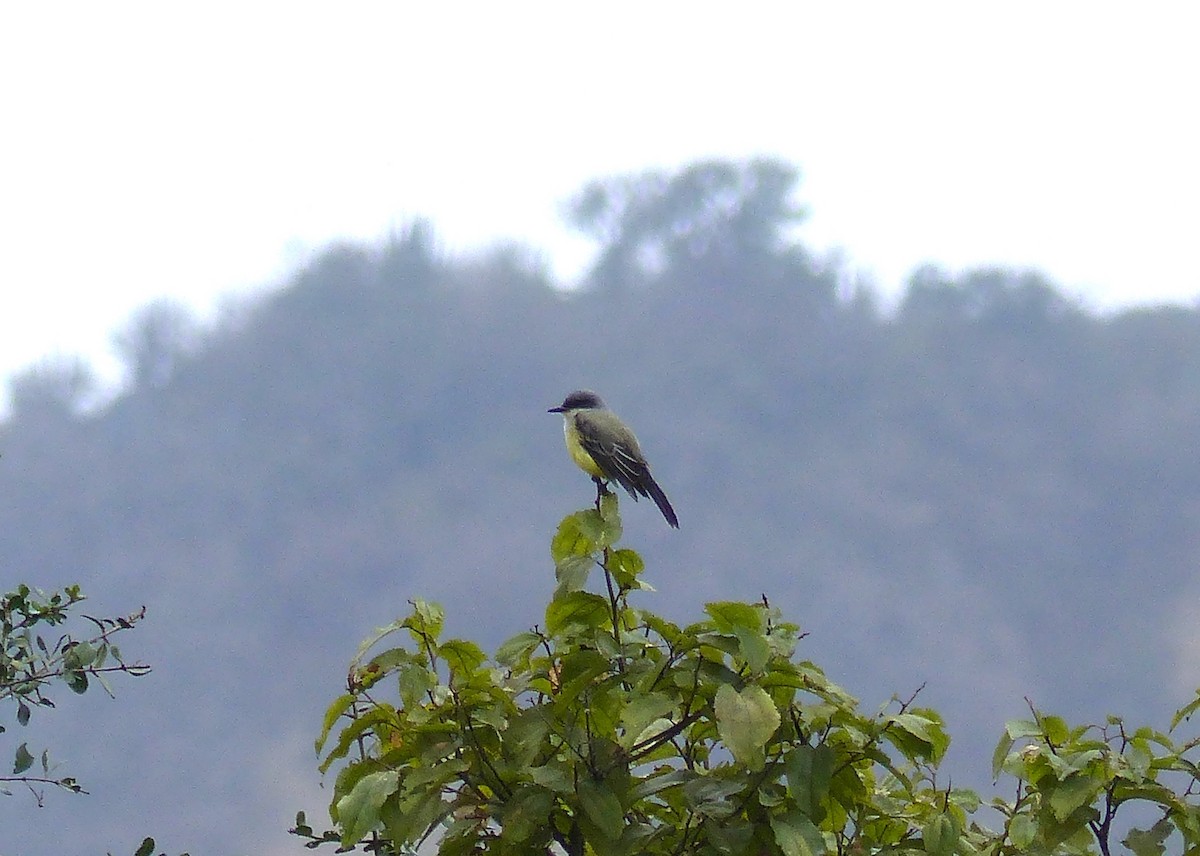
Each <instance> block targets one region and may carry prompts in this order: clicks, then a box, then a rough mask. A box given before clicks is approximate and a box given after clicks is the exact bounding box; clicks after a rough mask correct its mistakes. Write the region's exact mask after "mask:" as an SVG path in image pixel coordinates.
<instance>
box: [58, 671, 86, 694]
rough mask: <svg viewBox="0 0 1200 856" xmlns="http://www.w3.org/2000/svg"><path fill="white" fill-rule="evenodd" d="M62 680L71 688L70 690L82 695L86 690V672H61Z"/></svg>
mask: <svg viewBox="0 0 1200 856" xmlns="http://www.w3.org/2000/svg"><path fill="white" fill-rule="evenodd" d="M63 681H65V682H66V684H67V686H68V687H70V688H71V692H73V693H79V694H80V695H83V694H84V693H85V692H87V688H88V676H87V672H63Z"/></svg>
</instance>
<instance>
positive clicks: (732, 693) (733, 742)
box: [713, 684, 780, 770]
mask: <svg viewBox="0 0 1200 856" xmlns="http://www.w3.org/2000/svg"><path fill="white" fill-rule="evenodd" d="M713 711H714V713H715V714H716V717H717V732H718V733H719V734H720V735H721V740H723V741H724V742H725V745H726V747H728V749H729V751H730V753H732V755H733V757H734V758H735V759H736V760H737V761H738V762H739V763H742V764H745V765H747V766H749V767H750V768H751V769H754V770H761V769H762V766H763V761H764V757H763V751H762V750H763V747H764V746H766V745H767V741H768V740H770V739H771V735H773V734H774V733H775V729H777V728H778V727H779V721H780V720H779V711H778V710H777V709H776V708H775V703H774V702H773V701H771V697H770V696H769V695H767V692H766V690H764V689H763V688H762V687H759V686H753V685H751V686H748V687H746V688H745V689H744V690H742V691H741V692H738V691H737V690H735V689H734V688H733V687H731V686H729V685H728V684H722V685H721V687H720V689H718V690H717V697H716V701H715V703H714V705H713Z"/></svg>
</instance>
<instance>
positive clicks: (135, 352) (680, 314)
mask: <svg viewBox="0 0 1200 856" xmlns="http://www.w3.org/2000/svg"><path fill="white" fill-rule="evenodd" d="M794 178H795V177H794V174H793V173H792V172H791V171H790V170H789V169H787V168H786V167H784V166H782V165H780V164H776V163H771V162H754V163H751V164H746V165H730V164H723V163H713V164H700V165H697V166H696V167H694V168H692V169H691V170H688V171H685V172H684V173H682V174H679V175H675V176H659V175H646V176H639V177H634V178H630V179H623V180H614V181H609V182H602V183H598V184H597V185H595V186H593V187H591V188H588V189H586V190H585V191H584V192H583V193H582V194H581V196H580V199H579V204H578V205H577V207H576V209H575V211H574V217H575V220H576V222H577V225H579V227H580V228H581V229H582V230H583V231H584V232H585V233H587V234H590V235H592V236H593V237H594V238H595V239H596V240H597V242H598V245H599V246H600V247H601V253H600V255H599V258H598V261H597V264H596V267H595V270H594V272H593V276H592V279H591V281H590V282H589V283H588V284H587V285H586V287H584V288H582V289H580V290H578V291H574V292H564V291H561V290H559V289H557V288H556V287H555V284H554V283H552V282H550V281H548V278H547V276H546V275H545V274H544V273H543V272H542V271H541V270H540V268H539V267H538V264H537V262H536V256H535V255H533V254H532V253H531V252H527V251H525V250H521V249H505V250H499V251H497V252H495V253H494V254H492V255H489V256H486V257H481V258H472V259H464V258H447V257H445V256H443V255H442V254H440V252H439V251H438V249H437V246H436V240H435V239H434V237H433V235H432V233H431V232H430V230H429V229H427V228H425V227H421V226H418V227H414V228H413V229H412V230H410V231H409V232H406V233H404V234H401V235H398V236H396V238H395V239H394V240H392V241H391V242H389V243H386V244H384V245H382V246H370V247H358V246H348V247H334V248H330V249H329V250H328V251H326V252H325V253H324V254H322V255H321V256H320V258H318V259H317V260H316V261H315V262H314V263H313V264H312V265H311V266H310V267H308V268H307V269H305V270H302V271H297V272H296V274H295V276H294V278H293V279H292V281H291V282H290V283H289V285H288V286H287V287H286V288H285V289H283V290H281V291H279V292H277V293H274V294H271V295H269V296H265V297H264V298H262V299H261V300H260V301H259V302H258V303H257V304H255V305H253V306H247V307H243V308H242V309H241V310H240V311H239V312H237V313H235V314H232V315H231V316H230V317H229V318H227V319H226V320H225V321H224V322H223V323H222V324H221V325H219V327H218V329H215V330H209V331H204V332H203V333H200V334H198V333H197V332H196V331H195V330H193V329H191V328H190V327H189V322H188V319H186V318H185V317H181V316H180V314H179V313H178V312H177V311H174V310H172V309H171V308H170V307H169V306H158V307H151V308H149V309H148V310H147V311H146V312H145V313H142V314H141V315H140V316H139V317H138V318H137V319H135V320H134V321H132V322H131V327H130V330H129V331H128V333H127V335H126V337H125V339H124V344H125V349H126V353H127V354H128V355H129V358H130V360H131V364H132V369H133V375H134V377H135V378H136V379H137V381H136V384H135V385H134V387H133V388H132V389H131V390H130V391H129V392H128V393H127V394H125V395H124V396H122V397H121V398H119V399H118V400H117V401H115V402H114V403H112V404H111V405H110V406H108V407H106V408H105V409H103V410H101V411H99V412H96V413H93V414H91V415H89V416H87V417H78V416H75V415H74V412H75V411H74V403H75V402H77V401H78V400H79V399H80V396H83V395H86V393H87V384H86V376H84V375H83V374H81V373H80V372H79V371H78V367H75V366H71V365H69V364H67V365H58V366H51V367H48V368H46V369H45V370H43V371H41V372H35V373H32V374H30V375H27V376H24V377H22V378H19V379H18V380H17V381H16V382H15V385H14V398H15V404H14V413H13V416H12V418H11V419H10V420H9V422H8V423H7V424H4V425H3V426H2V427H0V453H2V454H3V457H2V458H0V566H2V567H3V569H4V570H3V573H4V576H5V579H6V580H8V581H9V582H10V583H11V584H15V583H16V582H18V581H28V582H30V583H32V584H35V585H40V586H42V587H53V586H58V585H61V584H64V583H68V582H79V583H81V584H82V585H83V587H84V589H85V591H86V592H88V593H89V594H90V595H91V596H92V601H93V603H92V604H90V607H91V611H93V612H95V613H104V614H108V613H117V612H125V611H131V610H133V609H134V608H136V607H138V606H140V605H141V604H143V603H144V604H146V605H147V607H148V610H149V615H150V618H149V620H148V621H147V623H146V625H145V626H144V628H142V629H139V630H138V631H136V632H135V633H134V634H133V635H131V636H130V637H129V638H128V639H127V640H126V641H125V642H124V646H123V647H124V648H125V649H126V651H127V653H129V654H132V655H137V656H141V657H144V658H145V659H147V660H149V661H150V662H152V663H153V664H154V666H155V672H154V674H153V675H151V676H149V677H147V678H144V679H142V680H140V681H136V682H130V681H126V682H123V683H122V684H120V686H119V689H118V698H117V700H116V701H115V702H110V701H109V700H107V699H105V698H103V697H102V696H93V695H91V694H89V695H88V696H84V697H82V698H71V699H64V700H63V703H62V704H61V705H60V708H59V710H58V711H57V712H55V713H53V714H51V715H49V716H47V717H43V724H42V726H40V727H39V728H38V730H37V731H35V732H33V733H30V734H28V735H25V734H22V735H21V738H20V739H22V740H23V739H26V737H27V736H28V739H29V740H30V741H31V744H32V743H35V742H38V741H42V742H43V743H49V744H50V745H51V746H53V747H54V748H55V749H57V751H58V755H59V757H60V758H61V759H64V760H65V761H67V762H68V763H69V764H70V768H71V772H72V773H73V774H75V775H77V776H78V777H79V778H80V779H81V780H83V781H84V782H85V783H86V785H87V786H88V787H89V789H90V790H91V791H92V795H91V796H87V797H70V796H69V795H66V794H61V795H60V794H51V795H49V799H48V806H47V807H46V808H45V809H41V810H38V809H36V808H34V807H33V806H32V804H31V802H30V800H28V799H27V798H25V796H23V795H21V794H19V793H18V794H17V795H14V796H12V797H8V798H0V829H2V830H3V833H2V834H0V849H2V850H3V851H4V852H6V853H8V852H12V853H21V854H25V856H40V854H47V856H49V854H61V853H72V852H104V851H105V850H106V849H108V850H112V851H113V852H114V853H120V852H125V851H128V852H132V851H133V849H134V847H135V846H136V843H137V842H138V841H140V839H141V837H142V835H144V834H153V835H155V836H156V837H157V838H158V840H159V844H160V846H161V847H163V848H165V849H166V850H167V851H168V852H179V851H181V850H184V849H188V850H190V851H191V852H192V853H193V854H195V856H202V854H233V853H253V854H265V853H297V852H300V847H299V844H298V842H295V841H294V840H291V839H289V837H288V836H287V835H286V833H285V830H286V828H287V826H288V825H289V824H290V822H291V819H292V816H293V814H294V812H295V810H296V809H299V808H305V809H308V810H309V811H310V813H313V814H319V812H320V811H322V810H323V808H324V806H325V804H326V802H327V799H328V796H327V793H326V792H323V791H321V790H320V789H319V787H318V785H319V779H318V776H317V773H316V769H315V759H314V756H313V754H312V738H313V737H314V736H315V733H316V730H317V728H318V726H319V722H320V716H321V713H322V711H323V707H324V704H325V703H326V701H327V700H329V699H330V698H332V696H333V695H334V694H336V693H337V692H338V690H339V688H340V687H341V685H342V682H343V680H344V674H345V664H346V662H347V661H348V659H349V657H350V656H351V655H352V654H353V652H354V649H355V647H356V645H357V643H358V641H359V640H360V639H361V638H362V637H363V636H365V635H366V634H367V633H368V632H369V631H370V630H371V629H372V628H373V627H374V626H376V625H379V624H382V623H384V622H386V621H388V620H390V619H391V618H393V617H394V616H395V615H397V614H399V613H400V612H402V611H404V609H405V601H406V599H408V598H409V597H413V596H423V597H427V598H430V599H435V600H440V601H442V602H443V603H445V604H446V606H447V608H448V611H449V613H450V623H451V627H452V630H453V631H454V632H456V633H458V634H462V635H470V636H472V637H473V638H476V639H478V640H480V641H481V642H483V643H486V644H494V643H496V642H498V641H499V640H500V639H502V638H504V637H506V636H508V635H510V634H511V633H513V632H516V631H518V630H521V629H524V628H525V627H526V626H528V625H530V624H532V623H534V622H536V621H538V620H540V615H539V605H540V604H541V603H542V602H543V601H544V599H545V598H546V597H547V595H548V594H549V592H550V590H551V588H552V585H553V570H552V567H551V566H550V561H549V555H548V543H549V538H550V535H551V534H552V532H553V529H554V527H555V526H556V524H557V522H558V520H559V518H560V517H561V516H563V515H564V514H566V513H568V512H570V511H572V510H574V509H576V508H578V507H581V506H582V505H584V504H586V503H587V502H588V501H589V499H590V496H591V486H590V484H589V483H588V482H587V480H586V479H585V478H583V477H582V476H581V475H580V474H579V473H578V472H577V471H576V470H574V468H573V467H572V466H571V464H570V463H569V461H568V460H567V458H566V455H565V452H564V451H563V449H562V447H561V428H560V422H559V420H558V419H557V417H555V416H552V415H549V414H547V413H546V412H545V411H546V408H547V407H549V406H551V405H554V404H557V403H558V402H559V401H560V400H561V399H562V396H563V394H564V393H565V392H567V391H569V390H570V389H572V388H575V387H578V386H590V387H593V388H595V389H597V390H599V391H600V392H601V393H602V394H603V395H604V396H605V397H606V398H607V399H608V401H609V403H610V404H611V405H612V406H613V407H614V409H616V410H617V411H618V412H620V413H621V414H622V415H623V416H624V417H626V418H627V419H628V421H629V422H631V423H632V424H633V425H634V426H636V428H637V430H638V434H639V437H640V438H641V440H642V444H643V446H644V447H645V449H646V451H647V453H648V455H649V456H650V459H651V461H652V463H653V465H654V470H655V473H656V475H657V476H658V478H659V480H660V482H661V483H662V484H663V486H664V487H665V488H666V490H667V492H668V493H669V494H670V496H671V499H672V502H673V504H674V505H675V507H676V509H677V510H678V512H679V517H680V521H681V529H680V530H679V531H678V532H676V531H672V530H670V529H668V528H667V527H666V526H665V524H664V523H663V521H662V519H661V518H660V517H659V515H658V513H657V512H656V511H655V509H654V507H653V506H652V505H650V504H648V503H641V504H639V505H637V506H635V505H633V504H632V503H630V502H628V501H626V502H625V503H624V504H623V506H622V508H623V512H624V516H625V522H626V539H627V541H628V542H629V543H630V545H631V546H634V547H636V548H638V549H639V550H642V551H643V553H644V555H645V556H646V558H647V562H648V566H649V568H650V569H651V570H650V572H649V576H650V578H651V580H652V581H653V583H654V584H655V585H656V587H657V588H658V589H659V594H658V595H656V596H655V597H656V598H657V601H656V602H655V604H656V608H661V609H662V610H663V611H665V612H667V613H669V614H675V615H677V616H681V617H682V616H694V615H696V614H698V612H699V607H700V604H701V603H702V602H703V601H704V600H711V599H715V598H742V599H754V598H757V597H759V595H760V594H762V593H766V594H767V595H768V596H769V597H770V598H771V600H772V602H774V603H775V604H777V605H779V606H780V607H782V608H783V609H784V611H785V613H787V614H788V615H789V616H791V617H793V618H794V619H796V620H798V621H799V622H801V623H802V624H803V625H804V626H805V627H806V628H807V629H809V630H810V631H811V635H810V636H809V637H808V639H807V640H806V641H805V645H806V646H807V647H806V654H807V656H810V657H811V658H812V659H815V660H817V661H818V662H820V663H822V664H823V665H824V666H825V667H826V668H827V669H828V670H829V671H830V673H831V676H832V677H833V678H834V679H835V680H837V681H838V682H839V683H841V684H843V685H845V686H847V687H848V688H849V689H851V690H852V691H854V692H856V693H858V694H859V695H860V697H862V698H863V699H864V701H865V702H867V703H868V704H869V705H872V706H873V705H874V704H875V703H876V702H883V701H884V700H886V699H887V698H888V697H889V696H890V695H891V694H892V693H893V692H897V693H903V694H905V695H907V694H909V693H910V692H911V691H912V690H913V689H914V688H915V687H916V686H917V685H919V684H921V683H922V682H928V687H927V689H926V691H925V693H926V695H925V696H924V698H925V700H926V703H927V704H930V705H932V706H934V707H937V708H939V709H941V710H943V711H944V712H945V713H946V714H947V715H948V716H949V718H950V722H951V730H952V733H953V734H954V735H955V737H956V744H955V748H953V749H952V750H951V751H952V756H953V758H954V760H953V762H952V766H953V768H954V769H955V770H956V771H961V775H963V776H965V777H967V778H968V779H969V780H971V781H975V782H978V783H979V784H984V783H985V781H986V775H987V769H988V762H989V758H990V749H991V745H992V743H993V742H994V740H995V738H996V736H997V734H998V730H999V728H1000V726H1001V724H1002V722H1003V720H1004V719H1005V718H1007V717H1011V716H1013V715H1018V714H1019V713H1020V712H1021V711H1022V710H1023V706H1024V702H1023V700H1022V696H1024V695H1029V696H1031V697H1033V698H1034V699H1035V700H1036V701H1037V702H1038V703H1039V705H1042V706H1045V707H1048V708H1052V709H1057V710H1059V711H1061V712H1064V713H1067V714H1070V715H1072V716H1077V717H1087V716H1092V717H1099V716H1102V715H1103V714H1104V713H1105V712H1108V711H1113V712H1120V713H1125V714H1130V715H1137V716H1142V717H1151V716H1158V717H1161V716H1163V714H1164V713H1165V712H1166V711H1168V710H1170V709H1173V708H1174V706H1176V703H1177V702H1182V701H1184V700H1186V698H1188V697H1190V694H1191V688H1192V687H1193V686H1194V685H1196V684H1200V633H1198V632H1197V630H1196V629H1195V628H1196V627H1197V626H1200V625H1198V622H1197V619H1198V618H1200V610H1197V609H1196V607H1195V606H1194V604H1195V603H1196V595H1197V593H1198V588H1200V581H1198V579H1197V575H1196V573H1195V565H1196V556H1197V554H1198V552H1200V461H1198V460H1197V457H1196V455H1195V453H1194V445H1195V440H1196V437H1197V432H1198V431H1200V312H1197V311H1196V310H1193V309H1178V308H1175V309H1161V310H1145V311H1139V312H1129V313H1125V314H1122V315H1119V316H1115V317H1097V316H1093V315H1090V314H1088V313H1086V312H1084V311H1083V310H1082V309H1081V308H1080V307H1078V306H1076V305H1074V304H1073V303H1071V302H1070V301H1069V300H1068V299H1067V298H1065V297H1064V296H1062V295H1061V294H1059V293H1058V292H1057V291H1056V290H1055V289H1054V287H1053V286H1052V285H1051V284H1049V283H1046V282H1044V281H1043V280H1041V279H1039V278H1038V277H1037V276H1036V275H1033V274H1027V273H1018V272H1006V271H983V272H978V273H974V274H971V275H968V276H964V277H962V278H960V279H958V280H950V279H947V278H946V277H944V276H942V275H940V274H939V273H938V272H936V271H932V270H926V271H919V272H917V273H916V274H915V275H914V277H913V280H912V283H911V285H910V288H909V291H908V293H907V296H906V297H905V299H904V300H903V302H902V304H901V305H900V307H899V308H898V310H897V311H896V313H895V314H894V315H893V316H887V317H885V316H883V315H881V314H880V313H879V311H878V310H877V308H876V304H875V301H874V299H873V296H872V295H871V293H870V292H869V290H867V289H865V288H860V287H854V286H852V285H850V286H848V285H846V284H845V283H846V275H845V272H844V271H841V270H839V269H837V267H836V266H835V265H832V264H826V263H824V262H823V261H822V260H819V259H815V258H813V257H811V256H810V255H809V254H808V253H806V252H805V250H804V249H803V247H802V246H800V245H798V244H796V243H794V242H789V241H788V240H787V236H789V235H792V234H794V229H793V228H792V227H793V226H794V224H795V222H796V217H795V212H793V211H792V210H791V208H790V207H789V204H788V199H789V197H790V192H791V190H792V186H793V182H794ZM800 234H801V235H802V234H803V231H802V229H801V231H800ZM6 587H7V586H6ZM1160 721H1161V720H1160ZM12 734H13V730H12V729H10V731H9V732H8V733H7V734H5V735H4V737H5V738H11V736H12ZM0 745H7V744H0ZM959 774H960V773H959V772H956V776H957V775H959ZM35 840H37V841H41V842H42V843H41V844H38V845H36V846H35V845H34V844H33V843H32V842H33V841H35ZM47 841H48V842H51V843H50V844H46V843H45V842H47Z"/></svg>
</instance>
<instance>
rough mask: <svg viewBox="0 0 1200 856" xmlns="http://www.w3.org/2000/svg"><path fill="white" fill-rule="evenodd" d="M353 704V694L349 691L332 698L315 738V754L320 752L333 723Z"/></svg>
mask: <svg viewBox="0 0 1200 856" xmlns="http://www.w3.org/2000/svg"><path fill="white" fill-rule="evenodd" d="M352 704H354V696H352V695H350V693H345V694H344V695H340V696H338V697H337V698H336V699H334V702H333V704H331V705H329V707H327V708H325V719H324V721H323V722H322V723H321V734H320V736H319V737H317V740H316V750H317V754H318V755H320V754H321V748H322V747H323V746H324V745H325V741H326V740H328V739H329V732H330V731H331V730H332V729H333V726H334V723H336V722H337V721H338V717H340V716H341V715H342V714H343V713H345V712H346V711H347V710H349V708H350V705H352Z"/></svg>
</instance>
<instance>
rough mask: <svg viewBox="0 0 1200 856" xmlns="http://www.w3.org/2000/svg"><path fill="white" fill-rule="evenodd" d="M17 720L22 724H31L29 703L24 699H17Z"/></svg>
mask: <svg viewBox="0 0 1200 856" xmlns="http://www.w3.org/2000/svg"><path fill="white" fill-rule="evenodd" d="M17 722H18V723H19V724H21V725H28V724H29V705H27V704H25V702H24V700H22V699H17Z"/></svg>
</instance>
